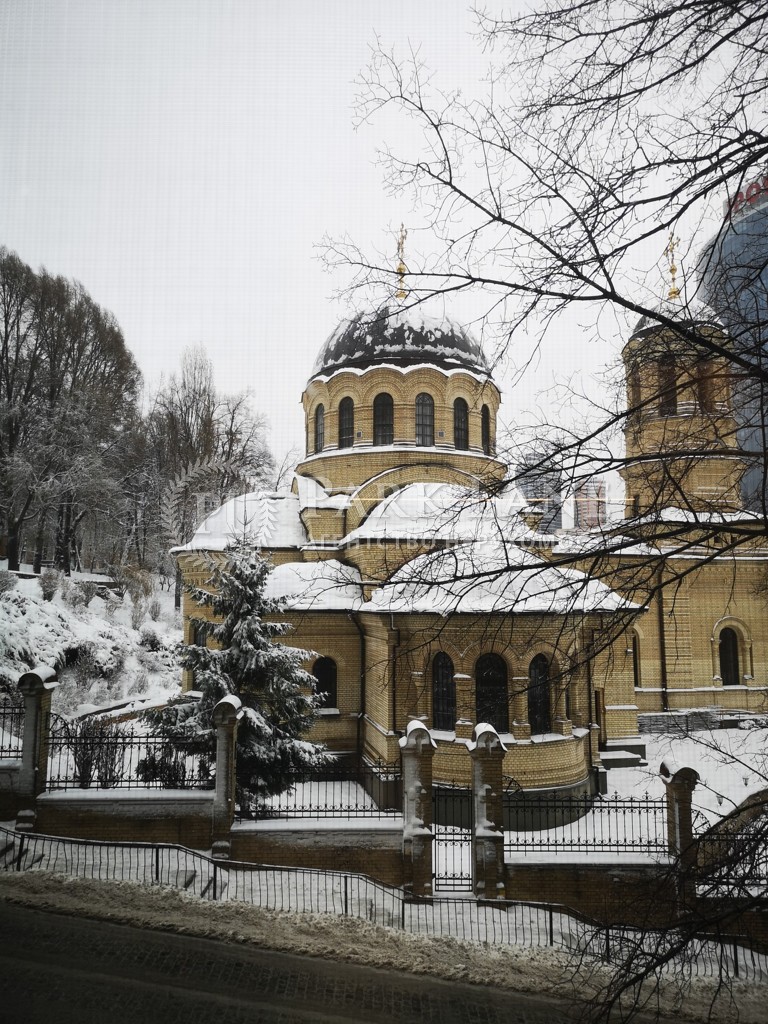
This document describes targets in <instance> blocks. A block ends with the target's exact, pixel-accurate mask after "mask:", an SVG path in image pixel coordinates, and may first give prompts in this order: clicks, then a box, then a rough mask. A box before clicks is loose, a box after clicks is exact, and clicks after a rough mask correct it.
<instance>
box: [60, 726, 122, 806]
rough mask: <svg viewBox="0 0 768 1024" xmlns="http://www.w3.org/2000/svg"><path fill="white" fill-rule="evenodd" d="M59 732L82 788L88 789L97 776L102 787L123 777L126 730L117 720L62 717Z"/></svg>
mask: <svg viewBox="0 0 768 1024" xmlns="http://www.w3.org/2000/svg"><path fill="white" fill-rule="evenodd" d="M59 736H60V738H61V739H62V740H63V741H64V743H65V744H66V746H67V748H68V749H69V753H70V756H71V758H72V763H73V765H74V779H75V782H77V784H78V786H79V787H80V788H81V789H88V788H89V787H90V786H91V783H92V782H93V781H94V780H97V781H98V783H99V785H100V786H101V787H102V789H110V788H111V787H112V786H114V785H115V784H116V783H117V782H119V781H120V779H121V778H122V777H123V757H122V745H121V743H120V739H121V736H122V730H121V729H120V727H119V726H118V725H116V724H115V723H114V722H112V721H110V720H109V719H107V718H96V717H88V718H81V719H80V720H79V721H77V722H67V721H62V722H61V723H60V725H59Z"/></svg>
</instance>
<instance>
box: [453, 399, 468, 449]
mask: <svg viewBox="0 0 768 1024" xmlns="http://www.w3.org/2000/svg"><path fill="white" fill-rule="evenodd" d="M453 444H454V447H455V448H463V449H467V448H469V406H468V405H467V403H466V402H465V401H464V399H463V398H457V399H456V401H455V402H454V403H453Z"/></svg>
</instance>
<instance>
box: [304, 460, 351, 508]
mask: <svg viewBox="0 0 768 1024" xmlns="http://www.w3.org/2000/svg"><path fill="white" fill-rule="evenodd" d="M345 451H346V449H345ZM294 480H295V482H296V489H297V491H298V497H299V508H300V509H301V511H302V512H303V511H304V509H305V508H317V509H343V508H347V506H348V505H349V495H348V494H329V493H328V491H327V490H326V489H325V487H323V485H322V484H320V483H318V482H317V480H315V478H314V477H311V476H300V475H299V474H298V473H296V474H294Z"/></svg>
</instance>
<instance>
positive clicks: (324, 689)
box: [312, 658, 339, 708]
mask: <svg viewBox="0 0 768 1024" xmlns="http://www.w3.org/2000/svg"><path fill="white" fill-rule="evenodd" d="M312 675H313V676H314V677H315V679H316V680H317V685H316V687H315V689H316V690H317V693H318V694H319V695H320V697H321V704H320V707H322V708H336V707H338V706H339V697H338V688H337V682H336V662H335V661H334V660H333V658H318V659H317V661H316V662H315V664H314V665H313V667H312Z"/></svg>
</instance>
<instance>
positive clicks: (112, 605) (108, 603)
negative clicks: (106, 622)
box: [104, 591, 121, 619]
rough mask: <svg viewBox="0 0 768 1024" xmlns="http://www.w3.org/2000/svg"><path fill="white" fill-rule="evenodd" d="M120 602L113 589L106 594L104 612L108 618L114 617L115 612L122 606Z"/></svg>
mask: <svg viewBox="0 0 768 1024" xmlns="http://www.w3.org/2000/svg"><path fill="white" fill-rule="evenodd" d="M120 604H121V601H120V598H119V597H117V595H116V594H113V593H112V592H111V591H109V592H108V593H106V594H105V595H104V614H105V615H106V617H107V618H108V619H114V617H115V612H116V611H117V609H118V608H119V607H120Z"/></svg>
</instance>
